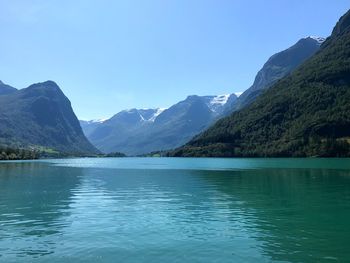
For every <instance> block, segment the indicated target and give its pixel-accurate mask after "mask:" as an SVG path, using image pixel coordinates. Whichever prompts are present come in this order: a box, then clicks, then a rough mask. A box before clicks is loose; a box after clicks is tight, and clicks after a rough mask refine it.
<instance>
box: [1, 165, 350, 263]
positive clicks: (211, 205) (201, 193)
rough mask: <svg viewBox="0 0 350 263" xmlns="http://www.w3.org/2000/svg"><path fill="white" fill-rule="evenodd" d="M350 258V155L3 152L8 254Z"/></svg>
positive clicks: (101, 258)
mask: <svg viewBox="0 0 350 263" xmlns="http://www.w3.org/2000/svg"><path fill="white" fill-rule="evenodd" d="M333 261H334V262H350V159H245V158H242V159H239V158H238V159H219V158H217V159H216V158H213V159H207V158H205V159H196V158H187V159H185V158H100V159H99V158H95V159H93V158H91V159H89V158H86V159H63V160H39V161H21V162H1V163H0V262H169V263H170V262H333Z"/></svg>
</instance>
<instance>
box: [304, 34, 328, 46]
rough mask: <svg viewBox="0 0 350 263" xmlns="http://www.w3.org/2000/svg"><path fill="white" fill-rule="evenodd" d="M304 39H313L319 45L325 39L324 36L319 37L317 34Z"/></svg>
mask: <svg viewBox="0 0 350 263" xmlns="http://www.w3.org/2000/svg"><path fill="white" fill-rule="evenodd" d="M306 39H313V40H315V41H316V42H317V43H318V44H319V45H321V44H322V43H323V42H324V41H325V40H326V38H324V37H319V36H309V37H307V38H306Z"/></svg>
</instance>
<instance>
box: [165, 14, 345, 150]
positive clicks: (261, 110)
mask: <svg viewBox="0 0 350 263" xmlns="http://www.w3.org/2000/svg"><path fill="white" fill-rule="evenodd" d="M349 17H350V11H349V12H347V13H346V14H345V15H344V16H343V17H342V18H341V19H340V20H339V22H338V23H337V25H336V26H335V28H334V30H333V33H332V35H331V36H330V37H329V38H328V39H327V40H326V41H325V42H324V44H322V46H321V49H320V50H319V52H317V53H316V54H315V55H314V56H312V57H311V58H310V59H308V60H307V61H306V62H305V63H304V64H302V65H301V66H300V67H298V68H297V69H296V70H295V71H293V72H292V73H291V74H290V75H288V76H286V77H285V78H283V79H282V80H280V81H278V82H277V83H276V84H275V85H273V86H272V87H271V88H270V89H268V90H267V91H266V92H264V93H263V94H262V95H261V96H259V97H258V98H257V99H256V100H255V101H254V102H253V103H251V104H250V105H249V106H247V107H245V108H243V109H242V110H240V111H237V112H234V113H233V114H232V115H230V116H229V117H227V118H224V119H222V120H220V121H218V122H217V123H216V124H215V125H214V126H212V127H211V128H210V129H208V130H207V131H205V132H204V133H203V134H201V135H200V136H198V137H196V138H195V139H193V140H192V141H190V142H189V143H188V144H187V145H185V146H183V147H180V148H179V149H177V150H176V151H174V152H172V153H171V155H173V156H350V143H349V142H350V103H349V101H350V67H349V65H350V22H349V20H350V18H349Z"/></svg>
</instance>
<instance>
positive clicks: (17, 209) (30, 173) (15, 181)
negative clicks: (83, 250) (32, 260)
mask: <svg viewBox="0 0 350 263" xmlns="http://www.w3.org/2000/svg"><path fill="white" fill-rule="evenodd" d="M81 175H82V173H81V169H73V170H72V169H67V168H59V169H58V168H57V167H51V166H48V165H47V164H42V163H39V162H32V163H31V162H24V163H2V164H1V169H0V254H3V253H6V252H8V251H9V250H11V254H14V255H22V256H25V255H32V256H39V255H46V254H50V253H53V252H54V250H55V247H56V245H55V241H54V240H51V239H50V236H55V235H58V234H59V233H60V231H61V230H62V228H64V227H66V225H65V222H64V221H62V218H64V217H66V216H67V215H68V214H69V213H70V212H69V204H70V202H71V198H72V196H73V193H72V189H74V188H75V187H76V186H77V185H79V181H80V177H81ZM33 243H35V246H33ZM14 244H15V246H14Z"/></svg>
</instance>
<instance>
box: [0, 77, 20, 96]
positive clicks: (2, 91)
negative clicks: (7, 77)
mask: <svg viewBox="0 0 350 263" xmlns="http://www.w3.org/2000/svg"><path fill="white" fill-rule="evenodd" d="M15 91H17V89H15V88H14V87H11V86H10V85H7V84H5V83H4V82H2V81H1V80H0V95H6V94H10V93H13V92H15Z"/></svg>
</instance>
